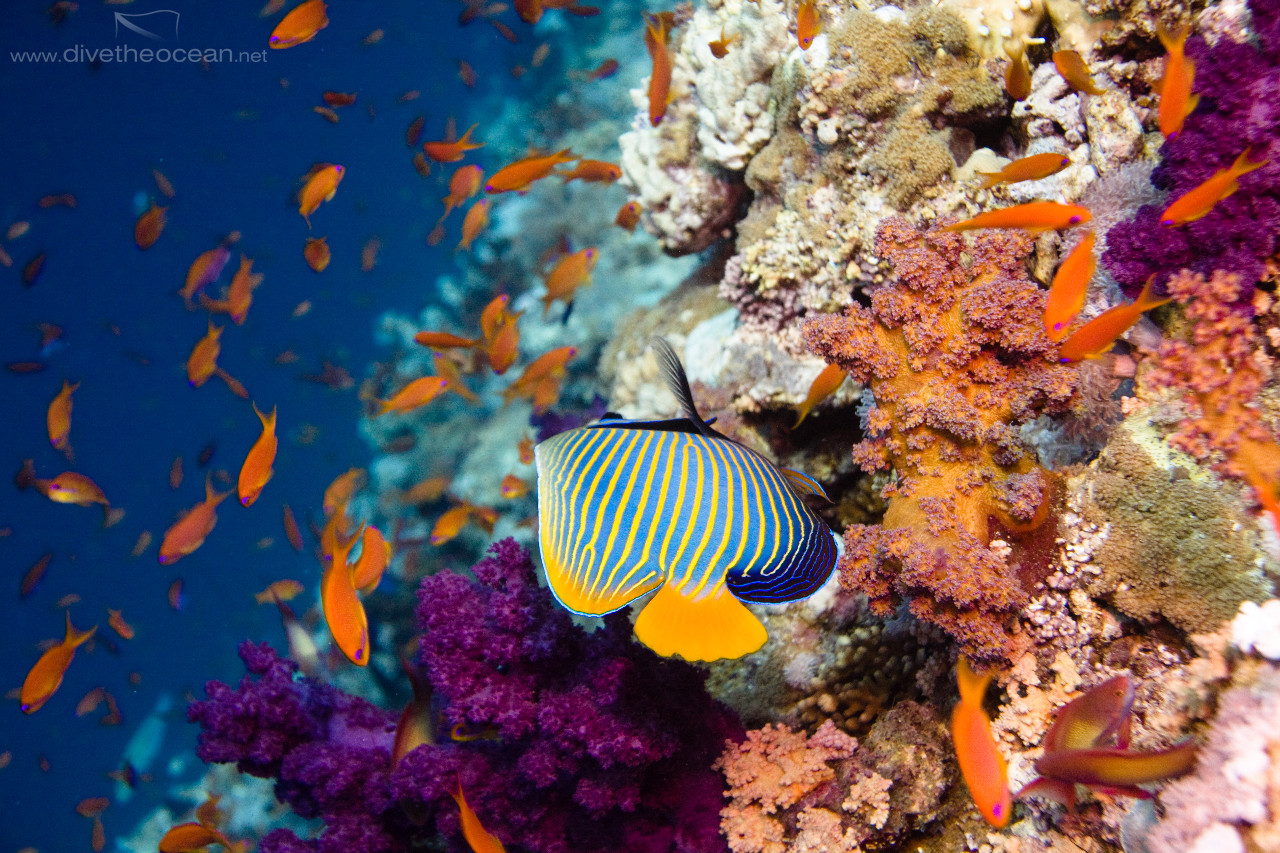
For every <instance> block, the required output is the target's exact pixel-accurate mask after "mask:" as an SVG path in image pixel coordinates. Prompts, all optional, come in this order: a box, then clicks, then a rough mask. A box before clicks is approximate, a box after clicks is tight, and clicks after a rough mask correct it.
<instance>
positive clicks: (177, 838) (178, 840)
mask: <svg viewBox="0 0 1280 853" xmlns="http://www.w3.org/2000/svg"><path fill="white" fill-rule="evenodd" d="M309 2H319V0H309ZM302 5H304V6H305V5H307V4H306V3H304V4H302ZM321 5H324V4H323V3H321ZM294 11H297V10H294ZM290 14H292V12H291V13H290ZM210 844H221V845H222V846H223V847H226V848H227V849H228V850H230V848H231V842H230V841H229V840H227V837H226V836H225V835H223V834H222V833H221V832H219V831H218V830H216V829H214V828H213V827H211V826H205V825H204V824H201V823H180V824H178V825H177V826H174V827H170V828H169V831H168V832H166V833H165V834H164V837H163V838H161V839H160V847H159V850H160V853H197V851H199V850H200V849H201V848H204V847H208V846H209V845H210Z"/></svg>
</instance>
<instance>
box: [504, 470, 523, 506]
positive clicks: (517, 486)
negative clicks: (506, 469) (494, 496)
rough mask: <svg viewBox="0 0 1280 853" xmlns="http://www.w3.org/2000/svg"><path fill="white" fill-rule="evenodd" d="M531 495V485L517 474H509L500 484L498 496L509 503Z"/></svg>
mask: <svg viewBox="0 0 1280 853" xmlns="http://www.w3.org/2000/svg"><path fill="white" fill-rule="evenodd" d="M528 493H529V484H528V483H526V482H525V481H524V480H521V479H520V478H519V477H517V476H516V475H515V474H507V475H506V476H505V477H503V478H502V482H501V483H499V484H498V494H500V495H502V496H503V497H504V498H506V499H507V500H509V501H512V500H515V499H516V498H522V497H524V496H525V495H527V494H528Z"/></svg>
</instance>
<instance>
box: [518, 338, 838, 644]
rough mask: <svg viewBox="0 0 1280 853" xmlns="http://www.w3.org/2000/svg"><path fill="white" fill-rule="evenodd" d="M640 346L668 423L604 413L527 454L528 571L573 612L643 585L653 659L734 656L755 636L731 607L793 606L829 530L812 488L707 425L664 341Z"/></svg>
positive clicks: (602, 607) (761, 639) (809, 583)
mask: <svg viewBox="0 0 1280 853" xmlns="http://www.w3.org/2000/svg"><path fill="white" fill-rule="evenodd" d="M653 348H654V351H655V353H656V354H657V356H658V363H659V365H660V366H661V368H662V372H663V376H664V379H665V381H666V383H667V385H668V387H669V388H670V389H671V392H672V393H673V394H674V395H675V397H676V399H677V400H678V401H679V403H680V412H681V417H679V418H673V419H670V420H660V421H632V420H625V419H623V418H622V417H620V416H619V415H615V414H612V413H610V414H606V415H605V416H604V418H603V419H602V420H600V421H598V422H596V423H594V424H590V425H589V426H585V427H580V428H578V429H573V430H569V431H567V432H562V433H560V434H559V435H556V436H553V437H552V438H549V439H547V440H546V441H544V442H542V443H541V444H539V445H538V446H537V447H536V448H535V449H534V459H535V462H536V465H537V469H538V545H539V548H540V549H541V552H542V567H543V570H544V571H545V572H546V574H547V583H548V585H549V586H550V587H551V591H552V592H553V593H554V594H555V597H556V599H557V600H558V601H559V602H560V603H561V604H562V605H564V607H565V608H567V609H568V610H570V611H572V612H574V613H578V614H581V615H584V616H602V615H604V614H605V613H612V612H613V611H615V610H620V609H621V608H623V607H626V606H627V605H628V604H629V603H631V602H632V601H634V600H635V599H637V598H639V597H640V596H642V595H645V594H646V593H649V592H652V591H654V590H655V589H656V590H657V594H656V595H654V596H653V598H651V599H650V600H649V601H648V602H647V603H646V604H645V605H644V608H643V610H641V611H640V615H639V616H638V617H637V618H636V622H635V631H636V636H637V637H638V638H639V639H640V641H641V642H642V643H644V644H645V645H646V646H648V647H649V648H651V649H653V650H654V651H655V652H657V653H658V654H660V655H666V656H671V655H676V654H679V655H682V656H683V657H685V658H687V659H688V660H719V659H720V658H739V657H742V656H743V655H745V654H749V653H751V652H754V651H756V650H757V649H759V648H760V647H761V646H762V645H764V643H765V640H767V639H768V638H769V635H768V633H767V632H766V631H765V628H764V625H762V624H761V623H760V620H759V619H757V618H756V617H755V615H754V614H752V612H751V611H750V610H748V609H747V608H746V607H744V606H743V604H742V602H744V601H745V602H751V603H759V604H772V603H779V602H785V601H796V600H797V599H801V598H804V597H806V596H809V595H812V594H813V593H814V592H816V591H817V590H818V588H819V587H821V586H822V585H823V584H824V583H826V581H827V578H828V577H830V576H831V572H832V570H833V569H834V568H835V563H836V557H837V548H838V546H837V542H836V537H835V534H834V533H833V532H832V531H831V529H830V528H829V527H828V526H827V525H826V523H825V522H824V521H823V520H822V519H821V518H820V517H819V516H818V515H817V514H816V513H815V512H814V511H813V510H811V509H810V508H809V507H808V506H806V505H805V502H804V500H803V497H804V496H805V495H817V496H819V497H821V498H823V499H826V495H825V494H824V493H823V491H822V487H821V486H819V485H818V483H817V482H816V481H814V480H813V479H812V478H811V477H808V476H806V475H804V474H801V473H799V472H798V471H791V470H788V469H786V468H778V467H776V466H774V464H773V463H771V462H770V461H769V460H767V459H765V458H764V457H763V456H761V455H760V454H758V453H756V452H755V451H753V450H751V449H749V448H747V447H744V446H743V445H741V444H739V443H738V442H736V441H733V440H732V439H730V438H728V437H726V436H724V435H722V434H721V433H719V432H717V431H716V430H714V429H712V427H711V424H712V423H713V421H704V420H703V419H702V418H701V416H700V415H699V414H698V412H697V409H696V408H695V407H694V405H693V396H692V392H691V391H690V389H689V381H688V379H687V378H686V377H685V372H684V367H683V366H682V365H681V364H680V359H679V358H678V357H677V356H676V354H675V352H674V351H673V350H672V349H671V345H670V344H668V343H667V342H666V341H665V340H662V339H661V338H657V339H655V340H654V342H653Z"/></svg>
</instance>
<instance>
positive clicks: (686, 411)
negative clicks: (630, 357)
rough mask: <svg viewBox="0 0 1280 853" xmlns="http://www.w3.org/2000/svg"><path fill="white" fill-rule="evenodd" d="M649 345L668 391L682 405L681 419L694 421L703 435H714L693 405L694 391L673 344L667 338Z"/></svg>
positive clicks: (656, 338) (653, 341)
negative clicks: (690, 386)
mask: <svg viewBox="0 0 1280 853" xmlns="http://www.w3.org/2000/svg"><path fill="white" fill-rule="evenodd" d="M649 345H650V346H651V347H653V354H654V356H655V357H656V358H657V359H658V369H659V370H661V371H662V381H663V382H665V383H666V385H667V389H668V390H669V391H671V394H672V395H673V396H674V397H675V398H676V402H677V403H679V404H680V415H681V417H685V418H688V419H689V420H691V421H693V422H694V424H696V425H697V427H698V432H700V433H702V434H703V435H705V436H708V437H710V436H711V435H713V432H712V430H711V427H709V426H707V425H706V423H705V422H704V421H703V420H702V416H701V415H699V414H698V407H697V406H695V405H694V404H693V391H692V390H691V389H690V388H689V377H688V376H686V375H685V372H684V365H683V364H681V363H680V356H678V355H676V351H675V350H674V349H672V347H671V344H669V343H667V339H666V338H659V337H655V338H653V339H651V340H650V341H649Z"/></svg>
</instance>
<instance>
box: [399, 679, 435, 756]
mask: <svg viewBox="0 0 1280 853" xmlns="http://www.w3.org/2000/svg"><path fill="white" fill-rule="evenodd" d="M401 664H402V665H403V666H404V671H405V674H407V675H408V676H409V686H410V687H412V688H413V699H411V700H409V703H408V704H407V705H405V706H404V710H403V711H401V712H400V722H398V723H397V724H396V736H395V739H394V740H393V741H392V743H391V766H392V767H395V766H396V765H397V764H399V763H400V759H402V758H404V757H405V756H406V755H408V754H409V753H411V752H413V751H414V750H415V749H417V748H418V747H420V746H422V745H423V744H434V743H435V742H436V728H435V713H434V712H433V711H432V709H431V685H430V684H429V683H427V681H426V680H424V679H423V678H422V677H421V676H419V675H418V674H417V672H416V671H415V670H414V669H413V667H411V666H409V665H408V664H407V663H405V662H404V661H403V660H401Z"/></svg>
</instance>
